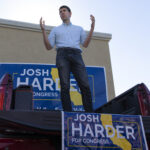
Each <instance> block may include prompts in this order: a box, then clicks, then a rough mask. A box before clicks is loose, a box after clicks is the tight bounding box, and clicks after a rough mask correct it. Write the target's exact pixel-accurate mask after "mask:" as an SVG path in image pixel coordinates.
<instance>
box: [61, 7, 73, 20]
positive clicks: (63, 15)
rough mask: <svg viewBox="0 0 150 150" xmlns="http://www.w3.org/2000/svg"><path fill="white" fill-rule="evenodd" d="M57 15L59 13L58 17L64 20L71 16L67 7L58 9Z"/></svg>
mask: <svg viewBox="0 0 150 150" xmlns="http://www.w3.org/2000/svg"><path fill="white" fill-rule="evenodd" d="M59 15H60V18H61V19H62V20H63V21H66V20H69V19H70V17H71V12H69V11H68V10H67V8H62V9H60V10H59Z"/></svg>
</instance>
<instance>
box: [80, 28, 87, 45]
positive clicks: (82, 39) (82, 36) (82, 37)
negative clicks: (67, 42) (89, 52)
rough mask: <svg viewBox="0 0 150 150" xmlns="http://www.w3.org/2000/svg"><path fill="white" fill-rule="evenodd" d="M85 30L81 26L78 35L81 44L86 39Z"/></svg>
mask: <svg viewBox="0 0 150 150" xmlns="http://www.w3.org/2000/svg"><path fill="white" fill-rule="evenodd" d="M86 36H87V35H86V32H85V31H84V30H83V28H81V35H80V43H81V44H82V45H83V44H84V41H85V39H86Z"/></svg>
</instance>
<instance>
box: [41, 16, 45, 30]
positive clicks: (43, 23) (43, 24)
mask: <svg viewBox="0 0 150 150" xmlns="http://www.w3.org/2000/svg"><path fill="white" fill-rule="evenodd" d="M40 27H41V30H45V21H44V20H43V19H42V17H41V19H40Z"/></svg>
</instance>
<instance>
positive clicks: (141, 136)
mask: <svg viewBox="0 0 150 150" xmlns="http://www.w3.org/2000/svg"><path fill="white" fill-rule="evenodd" d="M141 120H142V119H141V116H135V115H134V116H133V115H114V114H113V115H111V114H98V113H77V112H62V150H72V149H73V150H87V149H88V150H106V149H114V150H133V149H134V150H135V149H141V150H148V148H147V143H146V139H145V133H144V129H143V124H142V121H141Z"/></svg>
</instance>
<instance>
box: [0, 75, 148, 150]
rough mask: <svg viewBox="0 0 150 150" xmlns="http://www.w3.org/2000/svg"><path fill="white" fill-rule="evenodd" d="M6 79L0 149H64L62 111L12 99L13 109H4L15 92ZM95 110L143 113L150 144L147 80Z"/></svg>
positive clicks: (0, 89) (133, 113) (10, 106)
mask: <svg viewBox="0 0 150 150" xmlns="http://www.w3.org/2000/svg"><path fill="white" fill-rule="evenodd" d="M7 77H9V76H7ZM7 79H8V78H7ZM3 81H4V78H3V80H1V84H0V95H1V96H0V101H2V103H0V104H1V111H0V150H60V149H61V129H62V127H61V112H60V111H42V110H19V109H14V107H12V105H10V103H8V104H9V108H10V109H9V108H7V109H3V108H6V107H5V106H6V105H4V104H5V100H4V99H6V96H7V98H8V95H9V94H11V95H12V92H9V93H7V92H6V93H5V90H4V88H3V87H2V86H4V84H3V85H2V83H4V82H3ZM9 81H10V83H11V80H10V79H9ZM6 86H7V85H5V88H6V89H7V87H6ZM9 87H12V86H10V85H9ZM2 95H3V96H2ZM12 102H13V101H12ZM116 107H117V108H120V109H116ZM95 113H111V114H114V113H118V114H131V115H142V120H143V125H144V129H145V133H146V138H147V143H148V144H149V148H150V92H149V90H148V88H147V87H146V86H145V85H144V84H138V85H136V86H135V87H133V88H131V89H129V90H128V91H126V92H124V93H123V94H121V95H119V96H118V97H116V98H114V99H113V100H112V101H110V102H108V103H106V104H104V105H103V106H101V107H100V108H98V109H97V110H95Z"/></svg>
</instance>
